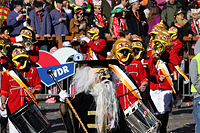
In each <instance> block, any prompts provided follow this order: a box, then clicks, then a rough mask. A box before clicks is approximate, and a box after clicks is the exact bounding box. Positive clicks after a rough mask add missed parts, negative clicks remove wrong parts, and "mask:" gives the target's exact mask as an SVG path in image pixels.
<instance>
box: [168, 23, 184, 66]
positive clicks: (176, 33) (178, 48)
mask: <svg viewBox="0 0 200 133" xmlns="http://www.w3.org/2000/svg"><path fill="white" fill-rule="evenodd" d="M182 28H183V25H182V24H180V23H174V24H173V25H172V26H171V27H170V28H169V30H168V33H170V34H171V38H172V42H173V43H174V45H173V47H172V48H173V49H174V51H175V52H176V53H177V54H178V62H179V65H180V64H181V61H182V58H183V43H182V41H180V39H182V38H183V37H182V36H181V34H182V33H183V29H182Z"/></svg>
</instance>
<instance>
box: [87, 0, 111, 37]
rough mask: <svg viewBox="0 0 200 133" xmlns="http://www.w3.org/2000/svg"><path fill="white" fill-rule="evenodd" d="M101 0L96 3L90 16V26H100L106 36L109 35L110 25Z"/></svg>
mask: <svg viewBox="0 0 200 133" xmlns="http://www.w3.org/2000/svg"><path fill="white" fill-rule="evenodd" d="M101 10H102V8H101V1H98V2H97V1H96V2H95V3H94V14H92V15H90V16H89V18H88V24H89V27H90V28H92V27H98V28H99V30H100V32H101V33H103V34H104V33H105V37H108V36H109V25H108V20H107V19H106V16H105V15H104V14H102V12H101Z"/></svg>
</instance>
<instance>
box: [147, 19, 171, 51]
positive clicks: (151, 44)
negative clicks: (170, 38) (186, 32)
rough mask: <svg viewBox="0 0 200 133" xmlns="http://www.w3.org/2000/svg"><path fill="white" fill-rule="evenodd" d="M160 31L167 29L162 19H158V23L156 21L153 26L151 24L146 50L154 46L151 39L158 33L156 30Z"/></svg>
mask: <svg viewBox="0 0 200 133" xmlns="http://www.w3.org/2000/svg"><path fill="white" fill-rule="evenodd" d="M160 31H167V26H166V25H165V24H164V23H163V21H162V20H161V21H160V23H157V24H156V25H155V26H153V28H152V31H151V32H150V33H149V35H150V41H149V46H148V48H147V51H149V50H152V49H153V46H154V44H153V40H154V38H155V36H156V35H157V34H158V32H160Z"/></svg>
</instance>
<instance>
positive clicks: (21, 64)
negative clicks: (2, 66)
mask: <svg viewBox="0 0 200 133" xmlns="http://www.w3.org/2000/svg"><path fill="white" fill-rule="evenodd" d="M7 56H8V58H9V59H10V61H11V66H13V65H14V66H16V68H19V69H24V68H26V65H27V62H28V59H29V56H28V55H27V51H26V49H25V47H24V44H22V43H13V45H11V46H10V47H9V49H8V52H7Z"/></svg>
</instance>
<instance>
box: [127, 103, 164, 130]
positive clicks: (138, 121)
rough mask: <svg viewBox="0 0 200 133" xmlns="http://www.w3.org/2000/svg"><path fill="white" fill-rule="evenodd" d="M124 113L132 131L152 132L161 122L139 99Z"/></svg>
mask: <svg viewBox="0 0 200 133" xmlns="http://www.w3.org/2000/svg"><path fill="white" fill-rule="evenodd" d="M124 114H125V117H126V119H127V122H128V124H129V125H130V128H131V131H132V132H133V133H152V132H154V131H157V130H158V129H159V127H160V125H161V122H160V121H159V120H158V119H157V118H156V117H155V116H154V115H153V114H152V113H151V112H150V110H149V109H148V108H147V107H146V106H145V105H144V104H143V103H142V102H141V101H140V100H138V101H136V102H135V103H134V104H132V105H131V106H129V107H128V108H127V109H126V110H125V111H124Z"/></svg>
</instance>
